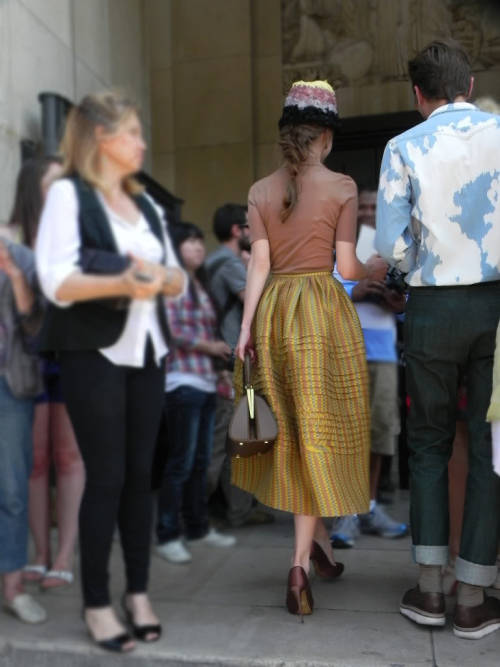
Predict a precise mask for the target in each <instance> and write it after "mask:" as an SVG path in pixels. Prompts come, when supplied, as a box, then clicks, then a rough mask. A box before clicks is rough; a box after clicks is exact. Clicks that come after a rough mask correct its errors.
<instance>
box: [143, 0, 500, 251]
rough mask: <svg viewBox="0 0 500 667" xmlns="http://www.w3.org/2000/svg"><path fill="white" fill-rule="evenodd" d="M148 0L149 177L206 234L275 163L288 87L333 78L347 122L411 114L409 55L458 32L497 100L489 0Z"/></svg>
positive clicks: (498, 29) (478, 85)
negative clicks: (218, 213)
mask: <svg viewBox="0 0 500 667" xmlns="http://www.w3.org/2000/svg"><path fill="white" fill-rule="evenodd" d="M144 1H145V10H146V24H147V28H148V36H149V42H148V44H149V50H150V63H151V82H152V97H151V104H152V132H153V143H152V148H153V175H154V176H155V178H157V179H158V180H159V181H160V182H161V183H163V185H165V186H166V187H167V188H169V189H171V190H172V191H173V192H175V193H176V194H177V195H179V196H180V197H182V198H183V199H184V200H185V205H184V208H183V213H184V218H185V219H187V220H192V221H193V222H196V223H197V224H199V225H201V226H202V227H203V228H205V229H206V230H207V231H210V228H211V219H212V215H213V211H214V209H215V208H216V207H217V206H218V205H220V204H221V203H223V202H225V201H236V202H244V201H245V199H246V195H247V191H248V187H249V185H250V184H251V183H252V182H253V181H254V180H255V179H256V178H258V177H260V176H262V175H264V174H266V173H268V172H269V171H271V170H272V169H273V168H274V167H275V166H276V165H277V164H278V162H279V153H278V150H277V147H276V139H277V120H278V118H279V115H280V111H281V104H282V100H283V94H284V92H285V91H286V90H287V89H288V87H289V85H290V83H291V82H292V81H293V80H296V79H299V78H306V79H311V78H316V77H321V78H328V79H329V80H330V81H331V82H332V83H333V85H334V86H335V87H336V89H337V93H338V99H339V107H340V112H341V115H342V116H344V117H349V116H363V115H371V114H384V113H392V112H399V111H409V110H412V109H414V100H413V93H412V90H411V86H410V85H409V81H408V78H407V75H406V68H407V61H408V58H409V57H411V56H412V55H413V54H414V53H415V52H416V51H417V50H418V49H420V48H421V47H422V46H424V45H425V44H426V43H428V42H429V41H430V40H432V39H435V38H443V37H454V38H455V39H458V40H459V41H461V42H462V43H463V45H464V46H465V47H466V48H467V50H468V52H469V53H470V54H471V56H472V60H473V68H474V74H475V94H476V95H477V96H479V95H486V94H489V95H492V96H493V97H496V98H498V99H500V76H499V69H500V46H499V45H500V18H499V14H498V10H496V9H495V8H496V7H498V2H495V1H493V0H491V1H488V0H144ZM209 238H210V237H209Z"/></svg>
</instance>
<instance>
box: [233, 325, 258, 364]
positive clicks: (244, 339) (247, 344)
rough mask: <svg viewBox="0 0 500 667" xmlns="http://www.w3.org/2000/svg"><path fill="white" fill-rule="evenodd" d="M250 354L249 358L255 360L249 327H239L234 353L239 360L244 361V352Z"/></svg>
mask: <svg viewBox="0 0 500 667" xmlns="http://www.w3.org/2000/svg"><path fill="white" fill-rule="evenodd" d="M246 352H248V353H249V354H250V359H251V360H252V361H254V360H255V348H254V346H253V341H252V335H251V333H250V329H247V328H246V327H241V330H240V337H239V338H238V343H237V344H236V347H235V350H234V354H235V356H236V357H238V359H241V361H245V353H246Z"/></svg>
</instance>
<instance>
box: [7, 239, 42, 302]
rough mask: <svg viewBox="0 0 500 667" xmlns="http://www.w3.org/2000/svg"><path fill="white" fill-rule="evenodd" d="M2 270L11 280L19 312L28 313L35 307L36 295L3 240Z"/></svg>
mask: <svg viewBox="0 0 500 667" xmlns="http://www.w3.org/2000/svg"><path fill="white" fill-rule="evenodd" d="M0 271H3V272H4V273H5V274H6V275H7V276H8V278H9V280H10V284H11V286H12V291H13V292H14V300H15V303H16V309H17V312H18V313H19V314H20V315H27V314H28V313H30V312H31V310H32V308H33V305H34V303H35V295H34V294H33V290H32V289H31V287H30V285H29V283H28V281H27V280H26V277H25V275H24V274H23V272H22V271H21V269H20V268H19V267H18V266H17V264H16V263H15V261H14V260H13V259H12V257H11V256H10V253H9V251H8V250H7V248H6V246H5V244H4V243H3V242H2V241H0Z"/></svg>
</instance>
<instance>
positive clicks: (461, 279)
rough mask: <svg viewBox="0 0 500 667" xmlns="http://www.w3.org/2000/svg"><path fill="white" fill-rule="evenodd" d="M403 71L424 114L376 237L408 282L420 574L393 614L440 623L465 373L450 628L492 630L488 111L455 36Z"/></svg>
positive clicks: (498, 218)
mask: <svg viewBox="0 0 500 667" xmlns="http://www.w3.org/2000/svg"><path fill="white" fill-rule="evenodd" d="M409 74H410V79H411V82H412V86H413V90H414V93H415V98H416V104H417V108H418V110H419V111H420V113H421V114H422V116H423V117H424V119H425V120H424V122H422V123H420V124H419V125H417V126H415V127H413V128H411V129H410V130H408V131H407V132H404V133H403V134H401V135H399V136H397V137H395V138H394V139H392V140H391V141H389V143H388V144H387V146H386V149H385V153H384V157H383V160H382V167H381V174H380V184H379V193H378V205H377V233H376V243H375V244H376V247H377V249H378V251H379V252H380V254H381V255H382V256H383V257H384V258H386V259H387V261H389V262H390V263H391V264H393V265H396V266H397V267H398V268H399V269H400V270H401V271H403V272H404V273H406V274H407V275H406V281H407V283H408V284H409V286H410V295H409V300H408V305H407V309H406V323H405V332H406V333H405V336H406V340H405V343H406V357H407V374H406V375H407V390H408V394H409V397H410V401H411V407H410V414H409V419H408V444H409V448H410V452H411V456H410V474H411V526H412V538H413V555H414V558H415V561H416V562H417V563H418V564H419V581H418V586H417V587H416V588H413V589H411V590H409V591H407V593H405V595H404V596H403V599H402V601H401V606H400V610H401V613H402V614H404V615H405V616H407V617H408V618H410V619H411V620H413V621H415V622H417V623H420V624H424V625H444V624H445V608H444V597H443V592H442V580H441V567H442V566H443V565H446V563H447V560H448V524H449V512H448V476H447V475H448V473H447V465H448V459H449V457H450V455H451V451H452V442H453V437H454V432H455V422H456V408H457V384H458V378H459V376H460V375H461V374H462V373H464V372H465V375H466V378H467V403H468V405H467V421H468V431H469V476H468V482H467V494H466V501H465V511H464V519H463V527H462V542H461V549H460V554H459V557H458V558H457V561H456V577H457V580H458V582H459V586H458V599H457V607H456V611H455V617H454V625H453V631H454V633H455V634H456V635H457V636H459V637H465V638H470V639H479V638H481V637H483V636H485V635H487V634H489V633H490V632H493V631H494V630H497V629H498V628H500V600H497V599H495V598H488V597H485V596H484V588H486V587H488V586H490V585H491V584H492V583H493V581H494V580H495V577H496V566H495V561H496V552H497V538H498V526H499V518H500V517H499V513H500V479H499V478H498V477H497V476H496V475H495V474H494V473H493V469H492V465H491V434H490V428H489V425H488V424H487V422H486V421H485V418H486V411H487V409H488V404H489V399H490V396H491V383H492V359H493V351H494V340H495V330H496V327H497V324H498V320H499V317H500V119H499V117H498V116H494V115H492V114H488V113H484V112H482V111H479V109H477V108H476V107H475V106H473V105H472V104H469V103H467V101H466V100H467V99H468V98H469V96H470V94H471V91H472V84H473V78H472V76H471V69H470V62H469V59H468V56H467V54H466V53H465V52H464V51H463V49H462V48H461V47H460V46H459V45H458V44H455V43H451V42H446V43H444V42H433V43H432V44H430V45H429V46H428V47H426V48H425V49H424V50H423V51H422V52H421V53H419V54H418V55H417V56H416V57H415V58H414V59H413V60H411V61H410V63H409Z"/></svg>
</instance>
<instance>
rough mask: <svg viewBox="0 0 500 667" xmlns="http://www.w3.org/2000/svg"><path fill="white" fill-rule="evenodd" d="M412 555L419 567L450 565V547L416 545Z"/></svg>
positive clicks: (413, 547)
mask: <svg viewBox="0 0 500 667" xmlns="http://www.w3.org/2000/svg"><path fill="white" fill-rule="evenodd" d="M411 549H412V555H413V560H414V561H415V563H418V564H419V565H446V564H447V563H448V546H446V545H445V546H431V545H428V544H414V545H413V546H412V548H411Z"/></svg>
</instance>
